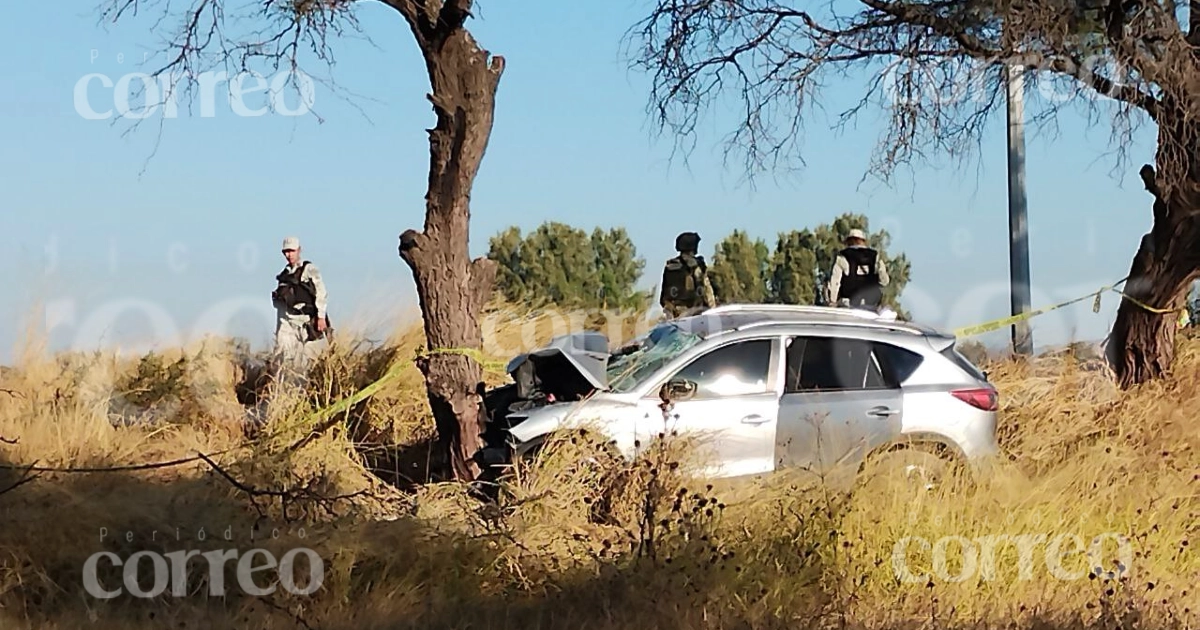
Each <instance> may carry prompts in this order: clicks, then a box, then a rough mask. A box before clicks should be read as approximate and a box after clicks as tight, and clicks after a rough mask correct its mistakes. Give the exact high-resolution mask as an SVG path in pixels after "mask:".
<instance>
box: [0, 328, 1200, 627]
mask: <svg viewBox="0 0 1200 630" xmlns="http://www.w3.org/2000/svg"><path fill="white" fill-rule="evenodd" d="M500 308H501V307H500V306H494V312H495V313H501V314H500V315H495V320H494V321H496V322H502V323H500V324H497V325H495V326H494V327H493V328H492V329H490V331H488V343H487V347H486V348H485V349H489V352H488V356H487V357H486V358H487V359H488V360H489V364H490V362H497V361H498V362H503V361H505V360H507V359H508V358H509V356H510V355H511V354H515V353H516V352H520V351H521V350H527V349H529V348H530V347H532V346H533V345H536V344H538V343H541V342H544V341H545V340H547V339H548V338H549V337H550V336H553V335H555V334H562V333H564V332H567V327H569V326H575V325H577V322H573V321H572V320H571V318H570V317H569V316H566V315H562V314H556V313H542V314H541V315H540V316H533V317H530V316H528V315H526V314H522V313H521V312H520V311H517V310H511V311H509V312H508V313H507V314H504V313H503V312H502V311H500V310H499V309H500ZM588 323H590V324H592V325H597V324H603V325H604V326H608V327H610V328H609V330H613V331H616V332H615V333H610V336H613V337H618V338H627V337H630V336H633V335H635V334H637V333H638V332H640V331H644V330H645V328H646V326H647V324H646V321H645V319H644V314H633V315H631V316H629V317H627V318H626V320H621V318H620V316H619V315H614V316H612V317H610V318H609V320H608V321H605V322H584V324H588ZM422 340H423V335H422V333H421V330H420V329H419V328H417V327H411V328H408V327H406V328H402V329H399V330H397V331H396V333H395V334H394V335H392V337H391V338H390V339H388V340H386V341H385V342H384V343H382V344H368V343H367V342H365V341H364V340H362V339H360V338H356V337H355V336H354V335H353V333H352V332H345V331H339V332H338V336H337V338H336V340H335V343H334V344H333V345H332V347H330V348H329V349H328V351H327V352H325V353H324V354H323V355H322V356H321V357H320V358H319V359H318V360H317V362H316V363H315V364H314V365H313V369H312V371H311V372H310V374H309V379H308V381H307V383H306V384H305V386H304V387H303V388H298V389H292V390H287V391H270V389H269V388H265V387H264V384H263V383H262V382H261V380H260V377H261V374H262V371H263V361H264V359H265V357H263V356H262V355H261V354H256V353H251V352H250V351H249V350H248V349H247V348H246V347H245V346H244V345H243V344H239V343H235V342H229V341H221V340H205V341H204V342H203V343H201V344H198V345H196V346H194V347H190V348H184V349H178V350H173V351H169V352H162V353H159V354H156V355H150V356H146V357H137V358H124V357H119V356H114V355H111V354H104V353H75V354H64V355H59V356H44V355H39V354H38V353H36V352H32V351H31V352H29V353H27V354H26V355H25V356H24V358H23V360H22V362H21V364H20V365H18V366H17V367H16V368H15V369H11V370H6V371H5V372H4V373H3V374H2V375H0V388H2V389H3V390H4V391H2V392H0V437H4V438H6V442H5V443H3V444H0V463H3V464H5V465H7V466H8V467H9V468H20V465H23V464H29V463H33V462H37V463H39V464H40V465H43V466H50V467H81V466H83V467H101V466H111V465H129V464H135V465H136V464H147V463H152V462H155V461H161V460H166V459H173V458H184V457H189V456H194V455H195V454H196V453H197V452H203V453H221V454H219V455H214V456H212V458H211V461H212V464H213V465H210V464H208V463H206V462H204V461H193V462H190V463H188V464H184V465H180V466H172V467H167V468H156V469H148V470H136V471H127V472H110V473H84V474H59V473H47V474H45V475H44V476H42V477H39V478H37V479H35V480H33V481H32V482H30V483H26V484H24V485H21V486H20V487H18V488H16V489H15V490H12V491H11V492H7V493H4V494H0V509H3V512H4V516H5V526H4V529H3V532H2V533H0V623H2V624H3V627H5V628H78V627H89V628H129V627H141V626H145V627H164V626H171V627H214V628H223V627H239V628H242V627H263V628H285V627H286V628H294V627H305V626H306V625H307V626H308V627H312V628H334V629H336V628H356V629H357V628H398V627H399V628H407V627H411V628H429V627H454V628H465V627H475V628H478V627H489V628H510V627H511V628H517V627H520V628H522V629H527V628H551V627H554V628H558V627H579V628H604V629H608V628H618V627H662V628H680V629H682V628H727V627H739V628H796V627H838V628H873V629H881V630H882V629H889V630H890V629H892V628H916V627H954V628H957V627H963V628H965V627H972V628H978V627H1005V628H1011V627H1029V628H1033V627H1038V628H1045V627H1055V628H1083V627H1103V628H1128V629H1133V628H1185V627H1195V625H1196V623H1197V621H1196V611H1197V609H1198V604H1200V601H1198V598H1197V595H1196V591H1197V589H1196V584H1198V583H1200V559H1198V558H1197V556H1196V553H1195V548H1194V547H1195V539H1196V538H1197V535H1198V534H1200V518H1198V517H1200V502H1198V498H1200V455H1198V454H1197V451H1196V447H1197V440H1198V439H1200V437H1198V436H1197V431H1196V426H1197V425H1196V417H1197V416H1196V412H1195V409H1197V405H1198V404H1200V390H1198V389H1197V387H1196V386H1197V384H1198V382H1200V341H1197V340H1192V339H1184V340H1181V346H1180V351H1179V355H1178V359H1177V363H1176V368H1175V375H1174V376H1173V377H1172V378H1171V379H1168V380H1166V381H1164V382H1161V383H1154V384H1150V385H1147V386H1144V387H1141V388H1139V389H1137V390H1135V391H1130V392H1120V391H1117V390H1116V389H1115V388H1113V387H1112V385H1111V381H1110V380H1109V379H1108V377H1107V375H1106V374H1105V373H1104V372H1103V370H1095V369H1092V368H1094V362H1091V361H1090V360H1089V359H1087V358H1086V357H1080V356H1077V355H1072V354H1065V355H1062V356H1056V357H1047V358H1039V359H1036V360H1032V361H1015V360H998V361H997V362H995V363H994V364H992V365H989V366H988V367H989V369H990V370H991V374H992V378H993V380H994V381H995V382H996V383H997V385H998V387H999V389H1000V391H1001V401H1002V410H1001V427H1000V430H1001V436H1002V446H1003V449H1004V452H1005V456H1006V457H1005V460H1004V461H1003V462H1001V463H1000V465H999V466H997V467H996V468H995V470H994V471H992V472H991V473H990V474H989V475H987V476H986V477H985V478H983V479H980V480H979V481H980V483H979V484H978V485H976V486H974V487H970V488H967V489H961V488H960V489H955V490H954V491H953V492H951V491H949V490H941V491H938V492H935V493H933V494H928V493H926V494H922V493H914V492H912V491H911V490H910V489H908V488H905V487H901V486H898V485H895V484H891V483H888V482H886V480H884V481H883V482H880V483H876V484H864V485H860V486H859V487H856V488H855V489H854V491H853V492H852V493H851V494H849V495H846V494H838V493H834V492H831V491H829V490H828V489H827V488H823V487H821V486H819V485H814V484H812V483H811V479H804V478H803V476H802V475H799V474H797V473H796V472H795V471H792V472H785V473H780V474H777V475H773V476H770V477H764V478H762V479H749V480H743V481H741V482H738V483H712V482H709V481H706V480H704V479H698V478H695V477H693V476H691V473H689V472H688V471H690V470H694V468H693V467H691V466H690V464H692V463H695V462H694V461H693V459H692V458H693V456H694V454H695V450H694V448H693V447H694V445H692V444H689V443H687V441H685V440H682V439H681V438H680V437H679V436H673V435H670V434H664V435H661V436H659V437H658V439H657V441H656V442H655V443H654V444H652V445H648V446H649V448H647V449H645V455H644V456H643V457H641V458H640V459H639V460H637V461H634V462H625V461H622V460H614V459H612V458H611V457H609V456H608V454H607V452H606V450H605V449H604V445H603V444H602V443H600V441H598V440H597V434H596V432H595V431H594V430H593V431H589V430H587V429H584V430H582V431H578V432H575V433H571V434H564V435H562V436H559V437H558V438H556V439H555V440H553V441H552V442H551V443H549V444H547V445H546V447H545V448H544V449H543V450H542V451H541V452H540V453H539V455H538V456H537V457H536V458H534V459H533V460H531V461H528V462H523V463H521V464H519V465H518V466H516V467H515V468H514V469H513V470H512V471H511V472H510V473H509V474H508V475H506V476H505V477H504V478H503V479H502V480H501V482H500V487H499V488H498V489H497V491H496V492H495V493H494V494H496V495H497V499H496V500H495V501H493V502H482V501H480V500H479V498H478V496H477V495H476V494H475V493H473V492H471V491H469V489H468V488H465V487H463V486H461V485H459V484H455V483H450V482H445V481H440V480H437V479H435V478H433V479H431V478H430V475H429V474H428V469H429V468H431V467H433V466H435V465H436V462H431V461H430V459H431V458H430V453H431V452H433V450H434V446H433V444H432V440H433V438H434V436H433V434H432V430H431V427H432V422H431V419H430V418H429V415H428V409H427V402H426V400H425V393H424V390H423V383H422V380H421V377H420V374H419V373H418V372H417V371H416V369H415V367H414V366H413V364H412V358H413V357H414V356H416V354H417V353H419V352H421V351H422V347H421V344H422ZM31 345H36V344H31ZM492 367H493V369H494V366H492ZM385 375H387V377H388V378H389V379H390V380H388V381H387V382H386V383H385V384H384V385H383V386H382V388H381V389H380V390H379V391H378V392H377V393H376V394H375V395H374V396H372V397H370V398H369V399H367V400H364V401H362V402H360V403H359V404H356V405H349V406H347V407H346V408H345V409H341V410H340V411H338V412H337V413H333V414H322V413H321V410H322V409H324V408H326V407H327V406H328V405H329V404H331V403H332V402H334V401H337V400H339V399H341V398H343V397H345V396H346V395H348V394H350V393H352V392H355V391H357V390H359V389H361V388H362V387H364V386H366V385H368V384H369V383H372V382H374V381H376V380H377V379H379V378H381V377H384V376H385ZM488 378H489V382H490V383H492V384H496V383H499V382H502V381H503V379H504V377H503V375H497V374H490V375H489V377H488ZM264 419H265V422H262V421H263V420H264ZM252 427H253V428H252ZM8 441H13V442H15V443H11V444H10V443H8ZM222 451H226V452H223V453H222ZM214 465H215V466H216V467H215V468H214ZM422 468H425V469H424V470H423V469H422ZM21 474H22V473H21V471H20V470H7V471H5V473H4V474H2V475H0V488H4V487H7V486H9V485H10V484H11V483H12V482H14V481H16V480H17V479H19V478H21ZM226 475H228V476H226ZM200 530H204V531H205V532H208V534H209V535H208V536H206V537H205V539H204V540H200V539H199V538H198V536H197V533H198V532H199V531H200ZM218 532H219V533H220V535H215V536H214V535H213V534H214V533H218ZM226 532H229V534H230V536H229V539H228V540H227V539H226V538H227V537H226V535H225V533H226ZM1117 536H1123V537H1124V539H1125V540H1127V543H1123V544H1125V545H1126V546H1121V545H1118V542H1117V541H1118V539H1117V538H1116V537H1117ZM1096 537H1100V539H1101V542H1102V543H1103V545H1102V546H1099V547H1096V549H1097V550H1098V551H1099V552H1100V553H1098V554H1095V555H1092V556H1089V554H1088V551H1089V546H1090V544H1091V542H1092V540H1093V539H1094V538H1096ZM939 541H942V544H941V546H940V547H938V546H937V545H938V543H939ZM926 543H927V544H926ZM964 543H966V546H965V547H964ZM260 546H261V547H265V548H267V549H270V550H271V551H272V552H274V553H276V554H277V555H276V557H279V555H282V553H284V552H285V551H286V550H287V549H290V548H293V547H296V546H305V547H309V548H312V549H314V550H315V551H316V552H317V553H318V554H319V555H320V557H321V558H322V559H323V561H324V568H325V574H324V576H323V582H322V587H321V589H320V590H319V591H318V592H316V593H314V594H312V595H308V596H296V595H290V594H288V593H285V592H283V591H280V590H276V591H275V592H274V593H272V594H271V595H269V596H262V597H257V596H252V595H248V594H245V593H241V592H238V590H237V588H232V590H231V592H230V593H228V594H227V595H226V596H225V597H224V598H219V599H214V598H209V597H206V596H205V593H204V589H205V588H206V584H207V582H206V579H207V573H206V569H205V567H204V566H203V565H200V564H197V565H195V566H191V567H190V569H189V573H188V577H189V586H190V587H191V588H190V590H189V592H188V595H187V596H184V597H172V596H171V595H170V591H168V592H167V593H166V594H164V595H163V596H160V597H158V598H154V599H137V598H133V597H129V596H123V597H118V598H115V599H112V600H97V599H95V598H93V597H91V596H90V595H88V594H87V593H86V592H85V591H84V590H83V588H82V582H81V572H82V568H83V564H84V561H85V560H86V559H87V558H88V557H89V556H90V555H91V554H94V553H96V552H97V551H103V550H107V551H113V552H114V553H117V554H118V555H120V556H122V557H125V558H128V556H129V555H130V554H131V553H133V552H134V551H136V550H145V549H149V550H155V551H158V552H160V553H165V552H168V551H171V550H176V549H181V548H183V549H196V550H213V549H227V548H237V549H239V550H241V551H243V552H244V551H246V550H249V549H251V548H254V547H260ZM934 548H940V549H941V550H942V551H944V552H945V553H944V554H942V555H941V556H940V557H934V555H933V553H932V551H933V549H934ZM964 549H965V551H967V553H964ZM1126 550H1127V551H1129V553H1130V554H1131V555H1130V556H1129V557H1124V558H1123V557H1120V553H1118V552H1121V551H1126ZM142 570H143V573H148V571H149V569H148V564H145V563H144V564H143V567H142ZM946 578H949V579H946ZM105 579H106V580H108V581H107V582H106V584H108V585H109V586H110V587H111V586H114V585H118V584H120V583H121V577H120V574H119V569H115V570H111V571H109V573H106V574H105ZM143 581H145V580H143ZM227 583H228V584H231V585H232V584H235V582H234V578H233V575H232V573H230V574H229V575H228V576H227ZM1189 624H1190V626H1189Z"/></svg>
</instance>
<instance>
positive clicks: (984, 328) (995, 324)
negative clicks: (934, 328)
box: [954, 278, 1187, 337]
mask: <svg viewBox="0 0 1200 630" xmlns="http://www.w3.org/2000/svg"><path fill="white" fill-rule="evenodd" d="M1126 280H1128V278H1122V279H1121V280H1118V281H1117V282H1115V283H1113V284H1110V285H1108V286H1104V287H1100V288H1099V289H1098V290H1097V291H1096V292H1094V293H1088V294H1086V295H1082V296H1080V297H1077V298H1075V299H1073V300H1067V301H1066V302H1060V303H1058V304H1055V305H1053V306H1043V307H1042V308H1038V309H1034V310H1032V311H1027V312H1025V313H1021V314H1019V315H1011V316H1009V317H1004V318H1001V319H996V320H992V321H990V322H985V323H983V324H978V325H975V326H966V327H963V328H957V329H955V330H954V335H955V336H956V337H973V336H975V335H980V334H983V333H989V332H992V331H994V330H1000V329H1001V328H1005V327H1007V326H1011V325H1013V324H1015V323H1017V322H1020V321H1024V320H1027V319H1032V318H1034V317H1037V316H1038V315H1042V314H1045V313H1049V312H1050V311H1056V310H1058V309H1060V308H1064V307H1067V306H1070V305H1072V304H1075V303H1077V302H1082V301H1084V300H1086V299H1088V298H1094V301H1093V302H1092V312H1093V313H1099V312H1100V296H1101V295H1103V294H1104V292H1105V291H1112V292H1113V293H1116V294H1117V295H1120V296H1121V297H1123V298H1125V299H1126V300H1129V301H1130V302H1132V303H1133V304H1135V305H1137V306H1139V307H1141V308H1143V309H1145V310H1147V311H1149V312H1151V313H1156V314H1159V315H1166V314H1171V313H1177V312H1179V311H1184V312H1186V311H1187V308H1186V307H1184V308H1155V307H1153V306H1150V305H1149V304H1146V303H1144V302H1142V301H1140V300H1138V299H1136V298H1133V297H1131V296H1130V295H1129V294H1127V293H1125V292H1124V291H1121V290H1120V289H1118V288H1117V285H1119V284H1121V283H1122V282H1125V281H1126Z"/></svg>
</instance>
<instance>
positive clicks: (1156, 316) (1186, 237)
mask: <svg viewBox="0 0 1200 630" xmlns="http://www.w3.org/2000/svg"><path fill="white" fill-rule="evenodd" d="M1158 122H1159V150H1158V160H1159V162H1160V164H1167V165H1168V167H1167V169H1163V172H1156V171H1155V169H1154V168H1153V167H1151V166H1150V165H1148V164H1147V165H1145V166H1143V167H1142V170H1141V176H1142V181H1143V183H1144V184H1145V186H1146V190H1147V191H1148V192H1150V194H1152V195H1153V196H1154V224H1153V227H1152V228H1151V230H1150V232H1149V233H1148V234H1146V235H1145V236H1143V237H1142V242H1141V245H1140V247H1139V248H1138V251H1137V254H1135V255H1134V258H1133V263H1132V264H1131V265H1130V269H1129V279H1128V281H1127V282H1126V284H1125V288H1124V293H1126V294H1127V295H1129V296H1130V297H1131V298H1133V299H1134V300H1137V302H1140V303H1141V304H1138V303H1136V302H1134V301H1133V300H1130V299H1124V298H1123V299H1122V300H1121V305H1120V306H1119V307H1118V309H1117V319H1116V321H1115V322H1114V323H1113V330H1112V334H1111V335H1110V337H1109V341H1108V346H1107V348H1106V355H1107V357H1108V361H1109V364H1110V365H1111V366H1112V368H1113V371H1114V373H1115V374H1116V377H1117V384H1118V385H1119V386H1120V387H1121V388H1123V389H1128V388H1130V387H1133V386H1135V385H1139V384H1142V383H1146V382H1148V381H1151V380H1155V379H1159V378H1163V377H1165V376H1167V375H1168V374H1169V373H1170V369H1171V364H1172V362H1173V361H1174V359H1175V332H1176V322H1177V319H1178V310H1176V311H1173V312H1172V313H1158V312H1154V311H1151V310H1148V309H1147V308H1146V307H1147V306H1148V307H1151V308H1153V309H1179V308H1182V307H1183V306H1184V300H1185V298H1186V295H1187V291H1188V288H1189V287H1190V285H1191V283H1192V282H1193V281H1194V280H1195V279H1196V278H1197V277H1200V216H1198V214H1197V213H1200V159H1198V156H1197V152H1200V146H1197V145H1196V143H1195V142H1194V141H1192V140H1189V139H1194V138H1197V137H1200V136H1197V135H1195V134H1196V133H1197V132H1200V127H1198V126H1197V125H1196V123H1192V122H1180V123H1177V124H1164V121H1163V120H1161V119H1160V120H1159V121H1158Z"/></svg>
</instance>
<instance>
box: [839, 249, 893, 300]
mask: <svg viewBox="0 0 1200 630" xmlns="http://www.w3.org/2000/svg"><path fill="white" fill-rule="evenodd" d="M840 253H841V255H842V256H844V257H845V258H846V262H848V263H850V270H849V271H847V272H846V275H844V276H842V284H841V286H840V287H838V295H837V299H838V300H850V305H851V306H860V305H861V306H871V307H878V306H879V305H880V303H882V302H883V287H882V286H880V284H879V274H878V273H877V272H876V271H875V263H876V261H877V260H878V259H879V254H878V253H877V252H876V251H875V250H873V249H871V248H869V247H847V248H845V249H843V250H842V251H841V252H840Z"/></svg>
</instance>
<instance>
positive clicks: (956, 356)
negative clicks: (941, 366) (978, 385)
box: [942, 346, 987, 382]
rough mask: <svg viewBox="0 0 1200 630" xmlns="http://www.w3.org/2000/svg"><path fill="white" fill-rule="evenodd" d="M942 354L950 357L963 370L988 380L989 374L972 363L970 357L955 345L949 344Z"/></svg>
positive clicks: (982, 379)
mask: <svg viewBox="0 0 1200 630" xmlns="http://www.w3.org/2000/svg"><path fill="white" fill-rule="evenodd" d="M942 356H944V357H946V358H947V359H950V361H952V362H953V363H954V364H955V365H957V366H958V367H960V368H962V369H963V370H966V372H967V374H970V375H971V376H974V377H975V378H977V379H979V380H981V381H985V382H986V381H987V375H986V374H984V373H983V370H980V369H979V368H978V367H976V366H975V364H974V363H971V361H970V359H967V357H964V356H963V355H962V353H960V352H959V351H958V349H957V348H955V347H954V346H948V347H947V348H946V349H945V350H942Z"/></svg>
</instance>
